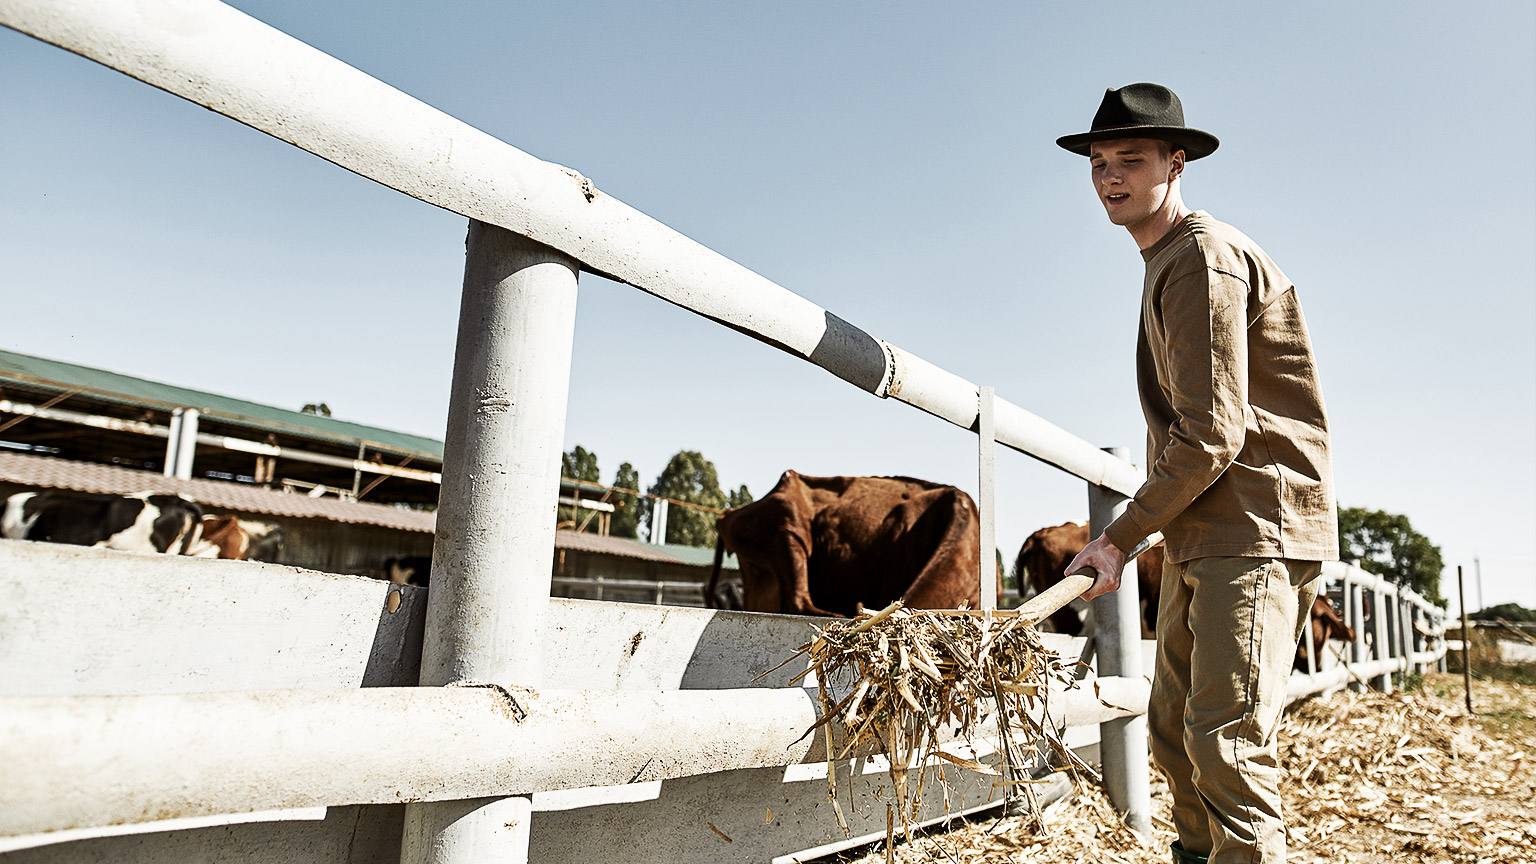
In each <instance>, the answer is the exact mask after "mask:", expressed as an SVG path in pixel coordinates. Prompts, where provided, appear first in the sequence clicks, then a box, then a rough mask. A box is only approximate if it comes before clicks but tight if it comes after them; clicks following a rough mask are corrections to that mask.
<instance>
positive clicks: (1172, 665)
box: [1056, 84, 1338, 864]
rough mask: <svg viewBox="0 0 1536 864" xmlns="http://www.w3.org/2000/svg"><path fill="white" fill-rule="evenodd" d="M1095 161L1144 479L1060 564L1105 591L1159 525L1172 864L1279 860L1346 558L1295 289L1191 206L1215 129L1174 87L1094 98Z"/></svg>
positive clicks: (1068, 141) (1088, 139) (1161, 727)
mask: <svg viewBox="0 0 1536 864" xmlns="http://www.w3.org/2000/svg"><path fill="white" fill-rule="evenodd" d="M1056 143H1057V144H1059V145H1061V146H1062V147H1063V148H1065V149H1067V150H1069V151H1071V152H1073V153H1077V154H1079V155H1083V156H1087V157H1088V159H1089V163H1090V165H1091V166H1092V176H1093V187H1094V192H1095V193H1096V194H1097V195H1098V197H1099V202H1100V203H1101V204H1102V205H1103V206H1104V210H1105V212H1106V213H1108V214H1109V220H1110V221H1111V222H1113V223H1115V224H1116V225H1123V226H1125V229H1126V230H1127V231H1129V232H1130V234H1131V238H1132V239H1134V240H1135V241H1136V245H1137V246H1138V247H1139V248H1140V249H1141V255H1142V258H1143V259H1145V261H1146V265H1147V270H1146V281H1145V284H1144V286H1143V289H1142V299H1141V332H1140V336H1139V338H1138V340H1137V346H1136V376H1137V386H1138V390H1139V391H1140V394H1141V404H1142V412H1143V414H1144V415H1145V416H1146V420H1147V430H1148V436H1147V464H1148V465H1150V466H1151V467H1150V469H1149V470H1148V472H1147V481H1146V483H1145V484H1143V485H1142V487H1141V489H1140V490H1138V491H1137V493H1136V497H1135V498H1134V499H1133V500H1132V501H1131V502H1130V504H1129V506H1128V507H1127V509H1126V511H1125V513H1124V514H1123V515H1122V516H1120V518H1118V519H1116V520H1115V521H1114V522H1113V523H1111V524H1110V526H1109V527H1108V528H1107V529H1105V531H1104V533H1103V534H1102V535H1100V536H1099V537H1097V538H1095V539H1094V540H1093V541H1092V542H1091V543H1090V544H1089V545H1088V547H1087V548H1086V549H1084V550H1083V551H1082V553H1081V554H1079V555H1078V556H1077V558H1076V559H1074V560H1073V561H1072V563H1071V564H1070V565H1069V566H1068V567H1067V572H1069V573H1070V572H1072V571H1074V570H1077V569H1078V568H1080V567H1083V566H1084V565H1087V566H1091V567H1093V568H1094V569H1095V570H1096V571H1098V572H1099V573H1100V574H1102V575H1101V576H1100V577H1099V579H1098V580H1097V581H1096V582H1095V583H1094V585H1093V587H1091V588H1090V589H1089V590H1088V591H1087V592H1086V593H1085V594H1084V595H1083V596H1084V597H1085V598H1088V599H1092V598H1093V597H1096V596H1098V595H1100V594H1104V593H1107V592H1109V591H1113V590H1116V589H1117V588H1118V587H1119V585H1120V572H1121V570H1122V568H1123V567H1124V565H1125V554H1126V551H1125V550H1129V549H1132V548H1134V547H1135V545H1136V544H1137V543H1138V542H1140V541H1141V540H1142V538H1144V537H1146V536H1147V535H1148V534H1150V533H1152V532H1154V531H1162V532H1163V535H1164V536H1165V537H1166V539H1167V547H1166V548H1167V552H1166V561H1167V563H1166V565H1165V566H1164V570H1163V586H1162V596H1161V598H1160V600H1159V605H1158V617H1157V673H1156V676H1155V678H1154V680H1153V683H1152V696H1151V700H1150V702H1149V703H1148V708H1147V720H1148V728H1149V733H1150V738H1151V750H1152V757H1153V759H1155V760H1156V762H1157V764H1158V765H1159V766H1160V767H1161V768H1162V770H1163V771H1164V773H1166V774H1167V775H1168V782H1169V786H1170V789H1171V791H1172V794H1173V821H1174V826H1175V827H1176V828H1177V830H1178V835H1179V839H1178V842H1176V843H1175V844H1174V846H1173V856H1174V861H1175V862H1190V861H1205V860H1207V856H1208V857H1209V861H1210V862H1211V864H1235V862H1244V864H1259V862H1263V864H1283V862H1284V861H1285V828H1284V825H1283V824H1282V822H1281V815H1280V793H1279V779H1280V777H1279V770H1278V768H1277V765H1276V756H1275V735H1276V731H1277V729H1278V727H1279V721H1280V712H1281V709H1282V708H1283V707H1284V702H1285V688H1286V682H1287V679H1288V678H1289V675H1290V669H1291V658H1292V657H1293V656H1294V654H1295V650H1296V642H1297V639H1298V638H1300V636H1301V630H1302V626H1303V625H1304V624H1305V623H1306V620H1307V613H1308V610H1309V609H1310V608H1311V606H1312V600H1313V598H1314V597H1316V595H1317V587H1318V585H1317V582H1316V581H1315V580H1316V579H1317V576H1318V574H1319V573H1320V571H1321V568H1322V564H1321V562H1323V561H1329V560H1333V559H1335V558H1337V557H1338V527H1337V512H1336V508H1335V504H1334V497H1333V477H1332V466H1331V464H1330V461H1329V455H1328V421H1327V417H1326V414H1325V412H1324V410H1323V399H1322V393H1321V391H1320V389H1319V387H1318V378H1317V367H1316V365H1315V363H1314V362H1313V356H1312V345H1311V341H1310V339H1309V338H1308V336H1307V327H1306V322H1305V321H1304V320H1303V319H1302V314H1301V306H1300V304H1299V303H1298V301H1297V298H1296V291H1295V287H1294V286H1293V285H1292V284H1291V283H1290V281H1289V280H1287V279H1286V278H1285V274H1284V273H1282V272H1280V268H1278V267H1276V266H1275V264H1274V262H1273V261H1271V260H1269V256H1267V255H1265V254H1264V251H1263V250H1262V249H1260V248H1259V247H1258V246H1257V245H1256V244H1255V243H1254V242H1253V241H1252V240H1250V239H1248V238H1247V237H1245V236H1243V234H1241V233H1240V232H1238V231H1237V230H1236V229H1234V228H1232V227H1231V226H1229V225H1224V224H1222V223H1221V222H1218V221H1216V220H1215V219H1212V218H1211V217H1210V215H1208V214H1206V213H1203V212H1199V211H1193V212H1192V211H1191V210H1190V209H1189V208H1188V207H1186V206H1184V201H1183V198H1182V197H1181V194H1180V190H1179V183H1180V179H1181V177H1182V176H1183V173H1184V166H1185V164H1186V163H1187V162H1192V161H1194V160H1196V159H1200V158H1203V157H1205V156H1208V155H1210V154H1211V153H1212V152H1213V151H1215V149H1216V147H1217V145H1218V143H1219V142H1218V141H1217V140H1216V137H1215V136H1214V135H1211V134H1209V133H1207V132H1202V131H1200V130H1198V129H1191V128H1188V127H1186V126H1185V125H1184V109H1183V106H1182V104H1181V103H1180V102H1179V98H1178V97H1177V96H1175V95H1174V93H1173V91H1171V90H1169V89H1168V88H1166V87H1162V86H1159V85H1157V84H1131V85H1128V86H1126V87H1122V88H1120V89H1118V90H1115V89H1111V90H1109V91H1108V92H1106V93H1105V94H1104V100H1103V102H1102V104H1100V106H1099V110H1098V113H1097V114H1095V115H1094V118H1093V125H1092V127H1091V128H1090V131H1088V132H1085V133H1082V134H1079V135H1068V136H1065V137H1063V138H1060V139H1058V140H1057V142H1056Z"/></svg>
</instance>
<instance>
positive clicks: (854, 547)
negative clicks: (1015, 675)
mask: <svg viewBox="0 0 1536 864" xmlns="http://www.w3.org/2000/svg"><path fill="white" fill-rule="evenodd" d="M978 525H979V523H978V518H977V514H976V505H975V503H974V502H972V501H971V496H969V495H967V494H965V493H964V492H962V491H961V490H959V489H956V488H955V487H953V486H941V485H939V484H937V483H929V482H927V481H924V480H914V479H912V478H909V477H807V476H803V475H800V474H797V473H795V472H794V471H785V472H784V475H783V476H782V477H780V478H779V482H778V485H776V486H774V487H773V491H771V492H769V493H768V494H767V495H765V496H764V497H762V498H760V499H758V500H756V501H753V502H752V503H750V504H745V505H743V506H741V507H736V508H733V509H731V510H727V511H726V512H725V513H724V514H722V515H721V516H720V519H719V521H718V522H717V523H716V526H715V527H716V530H717V531H718V533H719V539H718V541H717V543H716V548H715V570H714V572H713V573H712V574H711V576H710V580H709V586H708V588H707V589H706V590H705V592H704V593H705V598H706V600H707V602H709V603H710V605H711V606H715V605H717V604H718V602H719V600H718V597H717V592H718V582H719V578H720V566H719V563H720V560H721V557H722V555H723V554H724V553H725V552H727V551H729V552H732V553H734V554H735V555H736V558H737V561H738V563H739V566H740V571H741V580H742V591H743V596H742V608H743V609H746V610H747V611H750V612H785V613H792V614H800V615H833V616H848V615H854V614H856V613H857V612H858V610H859V607H860V606H864V607H868V608H882V607H884V606H886V605H888V604H890V603H891V601H893V600H896V599H900V600H902V601H903V602H904V603H905V604H906V605H907V606H909V607H913V608H918V609H953V608H956V607H958V606H959V605H960V604H961V603H966V604H968V605H969V606H970V607H971V608H976V606H977V605H979V602H980V598H981V591H980V588H979V586H978V584H977V583H978V580H977V575H976V574H977V567H978V566H979V564H978V562H979V561H980V557H981V556H980V547H981V542H980V536H981V534H980V529H979V527H978Z"/></svg>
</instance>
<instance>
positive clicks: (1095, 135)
mask: <svg viewBox="0 0 1536 864" xmlns="http://www.w3.org/2000/svg"><path fill="white" fill-rule="evenodd" d="M1120 138H1151V139H1153V140H1154V141H1167V142H1169V143H1171V144H1176V145H1178V146H1179V147H1180V148H1181V149H1182V150H1183V151H1184V158H1185V159H1187V160H1189V161H1191V162H1193V161H1194V160H1196V159H1202V158H1204V157H1206V156H1209V155H1211V154H1212V153H1215V152H1216V148H1217V147H1219V146H1221V141H1219V140H1217V138H1216V136H1215V135H1212V134H1211V133H1209V132H1202V131H1200V130H1199V129H1190V128H1188V127H1185V126H1122V127H1119V128H1117V129H1098V130H1095V131H1093V132H1082V133H1079V134H1077V135H1063V136H1062V137H1060V138H1057V139H1056V144H1057V145H1058V146H1060V147H1061V148H1062V149H1063V150H1067V151H1070V152H1072V153H1076V154H1077V155H1079V156H1087V155H1088V152H1089V145H1091V144H1093V143H1095V142H1097V141H1115V140H1118V139H1120Z"/></svg>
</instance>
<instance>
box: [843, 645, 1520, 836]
mask: <svg viewBox="0 0 1536 864" xmlns="http://www.w3.org/2000/svg"><path fill="white" fill-rule="evenodd" d="M1494 674H1495V675H1497V676H1498V677H1497V678H1488V679H1487V680H1476V679H1474V681H1473V685H1472V693H1473V707H1474V708H1475V709H1476V713H1475V714H1473V715H1471V716H1469V715H1468V714H1467V709H1466V704H1465V702H1464V695H1463V693H1464V691H1463V689H1462V677H1461V675H1460V673H1459V672H1458V673H1455V674H1432V675H1430V676H1427V677H1425V678H1424V679H1422V681H1419V680H1409V681H1408V682H1407V685H1408V687H1409V688H1410V689H1408V690H1406V691H1405V690H1398V691H1395V692H1394V693H1392V694H1390V695H1383V694H1380V693H1361V694H1355V693H1351V692H1348V691H1343V692H1339V693H1334V694H1331V695H1329V696H1326V697H1322V698H1314V699H1309V700H1304V701H1302V702H1299V703H1297V704H1296V705H1293V706H1292V707H1291V709H1290V710H1288V711H1287V712H1286V717H1285V721H1284V727H1283V728H1282V730H1281V743H1280V759H1281V764H1282V766H1283V767H1284V769H1285V770H1286V773H1287V775H1288V780H1287V782H1286V784H1285V786H1284V787H1283V790H1282V791H1283V794H1284V797H1285V807H1286V826H1287V832H1288V835H1289V854H1288V855H1287V858H1288V861H1289V862H1291V864H1379V862H1392V864H1396V862H1436V864H1441V862H1443V864H1530V862H1533V861H1536V764H1532V763H1533V762H1536V669H1531V668H1529V667H1525V668H1516V669H1508V668H1506V669H1504V670H1502V671H1495V672H1494ZM1155 776H1156V775H1154V777H1155ZM1152 791H1153V823H1154V827H1153V835H1154V836H1153V837H1152V838H1151V839H1150V840H1146V839H1143V838H1141V837H1140V836H1139V835H1137V834H1136V833H1135V832H1132V831H1131V830H1130V829H1128V828H1126V827H1124V825H1122V824H1121V823H1120V822H1119V820H1118V819H1117V818H1116V816H1115V814H1114V811H1113V809H1112V808H1111V807H1110V805H1109V803H1108V800H1107V799H1106V798H1105V796H1104V794H1103V793H1102V791H1101V790H1100V789H1098V788H1097V787H1093V786H1083V787H1080V788H1079V789H1078V791H1077V793H1076V794H1075V795H1073V796H1072V797H1070V798H1068V799H1065V800H1063V801H1060V802H1057V803H1056V804H1054V805H1052V806H1051V807H1050V808H1048V809H1047V810H1046V812H1045V814H1044V815H1045V825H1044V826H1043V828H1041V827H1040V826H1031V825H1030V824H1028V819H1027V817H1005V818H1001V819H998V818H991V819H980V820H976V821H973V822H970V823H966V824H964V825H963V827H960V828H957V829H955V830H952V831H949V832H947V833H931V834H927V835H923V836H919V837H918V838H917V839H916V841H914V842H912V843H907V842H898V843H897V845H896V848H895V850H894V852H895V854H894V857H893V859H892V860H894V861H898V862H902V864H919V862H921V864H928V862H934V861H939V862H955V864H1004V862H1007V864H1037V862H1038V864H1047V862H1049V864H1064V862H1090V864H1091V862H1116V864H1130V862H1134V864H1162V862H1167V861H1169V860H1170V857H1169V853H1168V845H1169V844H1170V843H1171V842H1172V841H1173V839H1174V834H1173V832H1172V830H1171V829H1172V826H1171V825H1170V823H1169V821H1168V809H1169V804H1168V797H1167V786H1166V785H1165V784H1163V783H1160V782H1155V783H1154V785H1153V789H1152ZM824 860H826V861H829V862H835V864H878V862H883V861H886V860H887V858H886V851H885V849H884V844H883V843H882V844H879V845H878V846H877V847H868V848H864V849H859V850H854V851H851V852H847V853H844V854H843V855H841V856H838V857H836V858H833V859H824Z"/></svg>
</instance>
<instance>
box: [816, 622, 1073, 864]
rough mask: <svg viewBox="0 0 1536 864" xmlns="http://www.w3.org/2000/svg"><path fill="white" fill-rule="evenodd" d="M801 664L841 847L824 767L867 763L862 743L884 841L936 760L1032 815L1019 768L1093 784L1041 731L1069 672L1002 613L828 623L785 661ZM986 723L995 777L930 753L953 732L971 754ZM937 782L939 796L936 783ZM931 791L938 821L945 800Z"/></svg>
mask: <svg viewBox="0 0 1536 864" xmlns="http://www.w3.org/2000/svg"><path fill="white" fill-rule="evenodd" d="M802 656H804V657H807V658H808V668H807V669H806V671H805V672H803V673H801V675H800V676H799V677H797V678H796V679H795V680H796V681H798V680H800V678H803V677H804V676H805V675H808V674H810V673H811V672H815V673H816V684H817V688H818V692H819V696H820V699H821V706H822V716H821V719H820V720H819V721H818V722H817V723H816V725H814V726H812V727H811V729H810V730H807V733H806V734H810V733H811V732H814V731H815V730H816V729H817V728H818V727H819V728H821V729H822V730H823V734H824V735H825V737H826V750H827V786H828V788H827V794H828V796H829V797H830V798H831V800H832V804H833V810H834V812H835V813H836V815H837V820H838V824H839V825H840V826H841V827H842V829H843V832H844V834H845V835H848V834H851V832H850V830H849V827H848V821H847V818H846V817H845V815H844V813H843V809H842V806H841V804H839V803H838V800H837V781H836V772H835V770H834V766H833V763H834V762H836V761H838V760H841V759H844V758H847V757H848V756H849V755H850V754H854V755H857V754H859V753H861V752H870V750H869V749H861V748H864V747H865V745H867V744H870V743H871V742H872V744H873V752H878V753H882V754H884V755H885V756H886V758H887V759H888V760H889V762H890V779H891V783H890V784H889V786H888V787H886V789H888V791H886V792H885V793H884V794H883V795H882V797H885V798H886V799H887V800H886V804H887V839H888V841H889V840H890V838H891V836H892V835H893V834H894V833H895V823H896V821H897V819H899V820H900V823H901V827H902V832H903V833H909V829H910V822H911V821H912V819H914V818H915V817H916V816H917V815H918V812H919V809H920V808H921V806H922V796H923V788H924V783H925V781H926V779H927V770H928V768H929V767H931V766H936V765H938V764H939V762H938V761H937V760H942V761H944V762H948V763H951V764H954V765H959V766H961V767H964V768H968V769H971V770H973V771H977V772H981V773H984V774H991V775H997V779H996V780H995V781H994V783H993V786H994V788H997V789H1002V790H1005V792H1006V793H1007V794H1009V795H1010V797H1012V796H1017V797H1019V798H1020V799H1021V800H1022V801H1024V802H1026V803H1027V806H1028V807H1029V808H1030V810H1031V811H1032V812H1034V813H1038V802H1037V801H1036V799H1035V796H1034V793H1033V789H1032V788H1031V785H1030V784H1031V782H1032V781H1031V780H1030V779H1029V778H1028V776H1027V774H1026V773H1025V772H1024V768H1025V766H1028V765H1030V764H1031V763H1033V762H1037V761H1038V757H1039V756H1040V755H1041V754H1042V752H1044V753H1046V754H1049V753H1055V754H1057V755H1058V756H1059V757H1060V758H1061V760H1062V761H1063V762H1064V763H1065V764H1066V765H1068V766H1071V767H1073V768H1075V769H1077V770H1080V771H1083V772H1085V773H1086V774H1088V775H1089V776H1094V772H1093V769H1092V768H1090V767H1089V766H1088V765H1086V764H1085V763H1083V762H1082V761H1081V760H1080V759H1079V758H1078V757H1077V756H1076V755H1075V754H1073V753H1072V751H1071V749H1070V748H1068V747H1067V746H1066V745H1065V744H1063V743H1062V740H1061V737H1060V730H1057V729H1056V728H1054V727H1053V725H1052V724H1051V722H1050V721H1049V719H1048V718H1049V710H1048V709H1049V705H1048V701H1049V699H1050V692H1051V687H1050V684H1051V681H1052V680H1055V681H1059V682H1061V683H1062V684H1063V685H1064V686H1066V687H1075V686H1077V681H1076V679H1075V677H1074V676H1073V674H1072V667H1073V666H1074V665H1075V663H1069V662H1065V661H1063V660H1062V659H1061V657H1060V656H1059V655H1057V654H1056V653H1055V652H1053V651H1050V650H1049V649H1047V648H1046V647H1045V645H1044V644H1043V643H1042V642H1041V639H1040V635H1039V634H1038V633H1036V632H1035V629H1034V627H1033V626H1032V621H1031V620H1029V619H1026V618H1021V617H1019V616H1017V615H1013V614H1010V613H1008V612H980V611H973V610H936V609H935V610H915V609H906V608H903V607H902V605H901V603H900V601H898V602H896V603H892V604H891V605H890V606H887V607H886V608H884V609H882V610H880V611H879V612H876V613H873V614H869V613H866V614H862V615H860V616H857V617H855V618H851V619H840V620H835V621H832V622H831V623H829V624H827V625H826V626H825V627H822V628H820V629H819V630H818V632H817V634H816V636H815V638H814V639H812V640H811V641H810V642H809V643H807V644H806V645H804V646H802V647H801V649H800V652H799V653H798V654H796V655H795V656H794V657H792V658H790V661H793V660H795V659H796V658H799V657H802ZM786 662H789V661H786ZM834 719H836V720H838V721H839V722H840V723H841V724H842V727H843V732H844V733H845V736H846V737H844V736H839V737H841V738H843V740H842V747H841V748H840V749H839V748H837V747H834V744H833V735H832V723H831V721H833V720H834ZM988 719H992V720H993V721H994V727H995V734H996V736H997V739H996V750H997V752H998V754H999V755H1000V758H1001V761H1000V764H999V765H998V767H996V768H993V767H991V766H988V765H985V764H983V763H981V762H979V761H976V760H974V759H967V758H964V757H962V756H959V755H956V754H955V753H953V752H948V751H946V750H945V749H942V748H941V744H942V743H943V741H944V740H945V736H944V735H943V734H942V733H941V730H943V729H947V728H951V727H952V728H953V729H954V736H953V739H952V740H956V741H961V742H964V743H965V744H967V745H969V747H970V749H971V750H972V752H975V744H976V736H977V734H978V732H980V731H981V730H982V727H983V724H984V723H985V721H987V720H988ZM951 749H953V748H951ZM1032 757H1034V758H1032ZM914 774H915V776H914ZM937 774H938V777H939V779H940V783H941V785H942V783H943V773H942V772H937ZM942 788H943V789H944V797H945V802H946V813H947V811H948V807H947V804H948V800H949V790H948V787H947V786H943V787H942Z"/></svg>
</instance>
